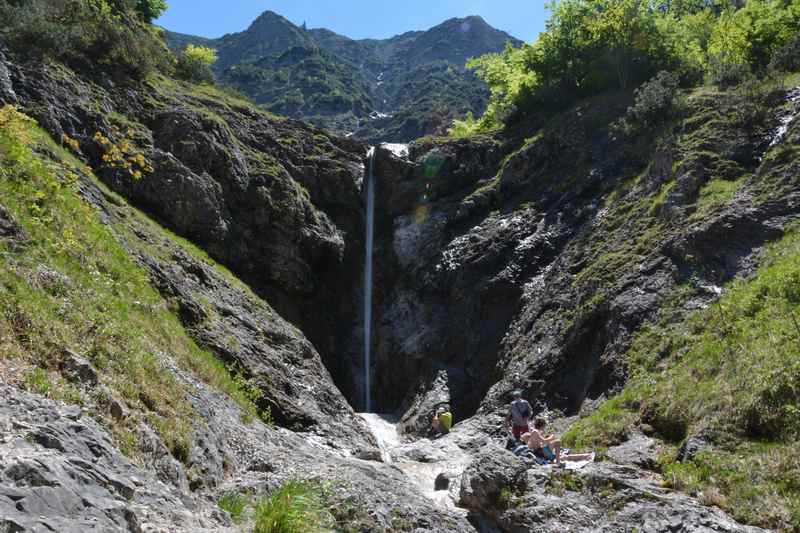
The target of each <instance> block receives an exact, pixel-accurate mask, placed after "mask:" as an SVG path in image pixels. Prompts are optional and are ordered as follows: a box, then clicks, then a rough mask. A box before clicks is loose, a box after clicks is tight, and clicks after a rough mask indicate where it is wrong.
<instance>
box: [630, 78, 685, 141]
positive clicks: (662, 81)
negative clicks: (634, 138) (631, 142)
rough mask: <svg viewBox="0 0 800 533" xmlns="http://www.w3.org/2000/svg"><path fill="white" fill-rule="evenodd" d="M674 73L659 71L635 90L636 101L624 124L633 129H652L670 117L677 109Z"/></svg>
mask: <svg viewBox="0 0 800 533" xmlns="http://www.w3.org/2000/svg"><path fill="white" fill-rule="evenodd" d="M679 82H680V80H679V79H678V75H677V74H675V73H674V72H667V71H663V70H662V71H661V72H659V73H658V74H656V75H655V77H653V78H652V79H651V80H649V81H647V82H645V83H643V84H642V85H641V87H639V88H638V89H636V101H635V103H634V104H633V105H632V106H631V107H629V108H628V112H627V114H626V117H625V122H626V124H627V125H628V126H629V127H632V128H635V129H640V128H643V129H652V128H654V127H655V126H657V125H658V124H661V123H663V122H664V121H665V120H667V119H669V118H670V117H672V116H673V115H674V114H675V112H676V110H677V108H678V84H679Z"/></svg>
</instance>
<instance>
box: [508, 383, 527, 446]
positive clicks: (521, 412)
mask: <svg viewBox="0 0 800 533" xmlns="http://www.w3.org/2000/svg"><path fill="white" fill-rule="evenodd" d="M511 395H512V397H513V398H514V400H513V401H512V402H511V405H509V409H508V418H507V419H506V424H507V426H508V428H509V429H510V431H511V433H512V434H513V435H514V438H515V439H517V440H519V438H520V437H521V436H522V434H523V433H528V432H529V431H530V421H531V416H533V408H532V407H531V404H529V403H528V400H525V399H523V398H522V391H521V390H519V389H518V390H515V391H514V392H512V393H511Z"/></svg>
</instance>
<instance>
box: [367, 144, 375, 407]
mask: <svg viewBox="0 0 800 533" xmlns="http://www.w3.org/2000/svg"><path fill="white" fill-rule="evenodd" d="M367 159H368V160H369V163H368V167H367V173H366V176H365V177H364V180H365V181H364V187H365V190H366V201H367V213H366V219H367V221H366V222H367V234H366V246H365V247H364V248H365V250H366V253H365V256H364V407H365V409H364V410H365V411H366V412H367V413H370V412H372V385H371V383H370V382H371V379H370V369H371V362H370V356H371V352H372V246H373V240H374V222H375V176H374V175H373V166H374V162H375V148H374V147H372V148H370V149H369V152H368V153H367Z"/></svg>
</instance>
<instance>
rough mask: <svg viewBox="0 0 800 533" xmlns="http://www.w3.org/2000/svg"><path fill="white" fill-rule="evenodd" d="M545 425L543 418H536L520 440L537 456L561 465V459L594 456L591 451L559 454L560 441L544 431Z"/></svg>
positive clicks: (586, 458) (577, 459) (567, 459)
mask: <svg viewBox="0 0 800 533" xmlns="http://www.w3.org/2000/svg"><path fill="white" fill-rule="evenodd" d="M546 425H547V422H546V421H545V419H544V418H537V419H536V420H535V421H534V422H533V430H531V432H530V433H526V434H524V435H523V436H522V442H524V443H526V444H527V445H528V448H530V449H531V450H533V453H534V454H536V456H537V457H541V458H543V459H546V460H548V461H555V463H556V465H558V466H561V461H590V460H592V459H593V458H594V454H592V453H575V454H570V455H561V441H560V440H558V439H557V438H556V436H555V435H552V434H550V435H546V434H545V433H544V428H545V426H546Z"/></svg>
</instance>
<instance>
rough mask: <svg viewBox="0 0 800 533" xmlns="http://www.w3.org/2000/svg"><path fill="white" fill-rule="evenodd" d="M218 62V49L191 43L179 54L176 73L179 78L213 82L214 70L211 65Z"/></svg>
mask: <svg viewBox="0 0 800 533" xmlns="http://www.w3.org/2000/svg"><path fill="white" fill-rule="evenodd" d="M216 62H217V51H216V50H214V49H213V48H208V47H206V46H195V45H193V44H190V45H188V46H187V47H186V50H184V51H183V52H182V53H181V54H180V55H179V56H178V64H177V66H176V74H177V76H178V77H179V78H182V79H184V80H187V81H192V82H195V83H213V82H214V72H213V71H212V70H211V66H212V65H213V64H214V63H216Z"/></svg>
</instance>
